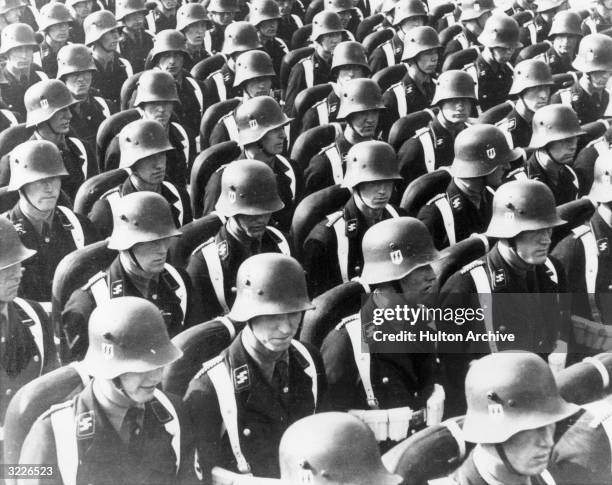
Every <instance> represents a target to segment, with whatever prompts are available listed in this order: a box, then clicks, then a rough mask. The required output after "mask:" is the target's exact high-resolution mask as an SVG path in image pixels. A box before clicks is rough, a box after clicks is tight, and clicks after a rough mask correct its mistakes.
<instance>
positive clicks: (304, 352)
mask: <svg viewBox="0 0 612 485" xmlns="http://www.w3.org/2000/svg"><path fill="white" fill-rule="evenodd" d="M291 345H293V348H294V349H295V350H297V351H298V352H299V353H300V355H301V356H302V357H304V359H305V360H306V362H308V367H306V368H305V369H304V373H305V374H306V375H307V376H308V377H310V379H311V380H312V398H313V403H314V407H313V411H312V413H313V414H314V413H315V411H316V410H317V399H318V398H319V387H318V386H319V383H318V381H317V368H316V366H315V363H314V360H313V359H312V355H310V352H308V349H307V348H306V347H305V346H304V344H303V343H302V342H300V341H298V340H292V341H291Z"/></svg>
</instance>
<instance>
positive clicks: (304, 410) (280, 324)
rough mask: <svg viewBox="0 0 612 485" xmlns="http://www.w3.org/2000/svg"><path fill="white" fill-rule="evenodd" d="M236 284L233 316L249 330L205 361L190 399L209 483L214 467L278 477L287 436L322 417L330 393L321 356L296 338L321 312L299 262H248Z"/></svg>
mask: <svg viewBox="0 0 612 485" xmlns="http://www.w3.org/2000/svg"><path fill="white" fill-rule="evenodd" d="M236 281H237V284H236V286H237V292H236V301H235V302H234V304H233V306H232V309H231V311H230V313H229V314H228V317H229V318H231V319H232V320H234V321H237V322H245V323H246V326H245V328H244V329H243V330H242V331H241V332H240V333H239V334H238V335H237V336H236V338H235V339H234V341H233V342H232V344H230V346H229V347H228V348H227V349H226V350H224V351H223V352H222V353H221V354H220V355H219V356H217V357H215V358H214V359H212V360H209V361H208V362H206V363H205V364H204V366H203V367H202V370H201V371H200V372H199V373H198V374H197V375H196V376H195V377H194V378H193V379H192V381H191V383H190V384H189V388H188V389H187V393H186V395H185V400H184V403H185V405H186V408H187V410H188V411H189V414H190V416H191V418H192V420H193V423H194V429H195V430H197V431H196V433H197V438H196V443H197V445H196V446H197V455H196V457H197V459H198V463H199V465H200V470H201V472H202V479H203V483H211V479H210V472H211V469H212V468H213V467H214V466H221V467H224V468H227V469H233V470H236V469H237V470H238V471H239V472H241V473H249V472H252V473H253V474H254V475H255V476H260V477H278V476H279V467H278V445H279V442H280V440H281V436H282V434H283V433H284V431H285V430H286V429H287V428H288V427H289V426H290V425H291V424H292V423H294V422H295V421H297V420H298V419H300V418H303V417H305V416H308V415H310V414H313V413H314V412H316V411H317V409H318V408H319V403H320V402H321V396H322V395H323V394H324V391H325V377H324V375H323V366H322V364H321V361H320V356H319V353H318V351H317V350H315V349H314V347H310V346H308V347H307V346H306V345H304V344H302V343H300V342H298V341H297V340H293V337H294V336H295V334H296V333H297V331H298V328H299V326H300V324H301V322H302V319H303V316H304V312H305V311H306V310H309V309H311V308H313V306H312V303H311V302H310V299H309V298H308V294H307V291H306V279H305V277H304V271H303V270H302V267H301V266H300V265H299V263H298V262H297V261H296V260H295V259H293V258H291V257H289V256H285V255H280V254H275V253H266V254H258V255H256V256H251V257H250V258H248V259H247V260H246V261H245V262H244V263H242V265H241V266H240V268H239V270H238V276H237V279H236ZM230 409H231V410H233V411H230V412H228V410H230Z"/></svg>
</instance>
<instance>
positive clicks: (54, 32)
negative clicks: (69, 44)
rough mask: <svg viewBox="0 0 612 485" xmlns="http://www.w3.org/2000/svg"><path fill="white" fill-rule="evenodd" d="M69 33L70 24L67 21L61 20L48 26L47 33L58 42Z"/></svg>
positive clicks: (64, 39) (66, 38) (66, 37)
mask: <svg viewBox="0 0 612 485" xmlns="http://www.w3.org/2000/svg"><path fill="white" fill-rule="evenodd" d="M69 34H70V24H69V23H68V22H62V23H61V24H55V25H52V26H51V27H49V29H48V30H47V35H48V36H49V37H50V38H51V40H53V41H55V42H59V43H64V42H66V41H67V40H68V35H69Z"/></svg>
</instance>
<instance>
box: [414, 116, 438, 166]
mask: <svg viewBox="0 0 612 485" xmlns="http://www.w3.org/2000/svg"><path fill="white" fill-rule="evenodd" d="M415 136H416V137H417V138H418V139H419V141H420V142H421V147H423V158H424V159H425V167H426V168H427V172H428V173H430V172H433V171H434V170H435V169H436V151H435V148H434V144H433V139H432V133H431V131H430V129H429V127H428V126H426V127H423V128H420V129H418V130H417V131H416V132H415Z"/></svg>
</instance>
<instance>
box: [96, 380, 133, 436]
mask: <svg viewBox="0 0 612 485" xmlns="http://www.w3.org/2000/svg"><path fill="white" fill-rule="evenodd" d="M92 392H93V395H94V397H95V398H96V400H97V401H98V404H99V405H100V408H102V410H103V411H104V413H105V414H106V417H107V418H108V421H109V422H110V424H111V425H112V427H113V428H114V430H115V431H116V432H117V434H119V435H120V437H121V439H122V440H123V441H127V440H126V438H128V437H127V436H121V425H122V424H123V421H124V420H125V415H126V413H127V412H128V409H130V408H131V407H137V408H139V409H142V410H143V411H144V405H143V404H136V403H134V402H133V401H132V400H131V399H129V398H128V397H127V396H126V395H124V394H122V393H121V392H120V391H119V390H118V389H117V388H116V387H115V385H114V384H113V383H112V382H111V381H105V382H103V381H101V380H99V379H94V380H93V384H92ZM143 418H144V415H143V414H142V413H140V417H139V421H141V422H140V425H141V426H142V421H143Z"/></svg>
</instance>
